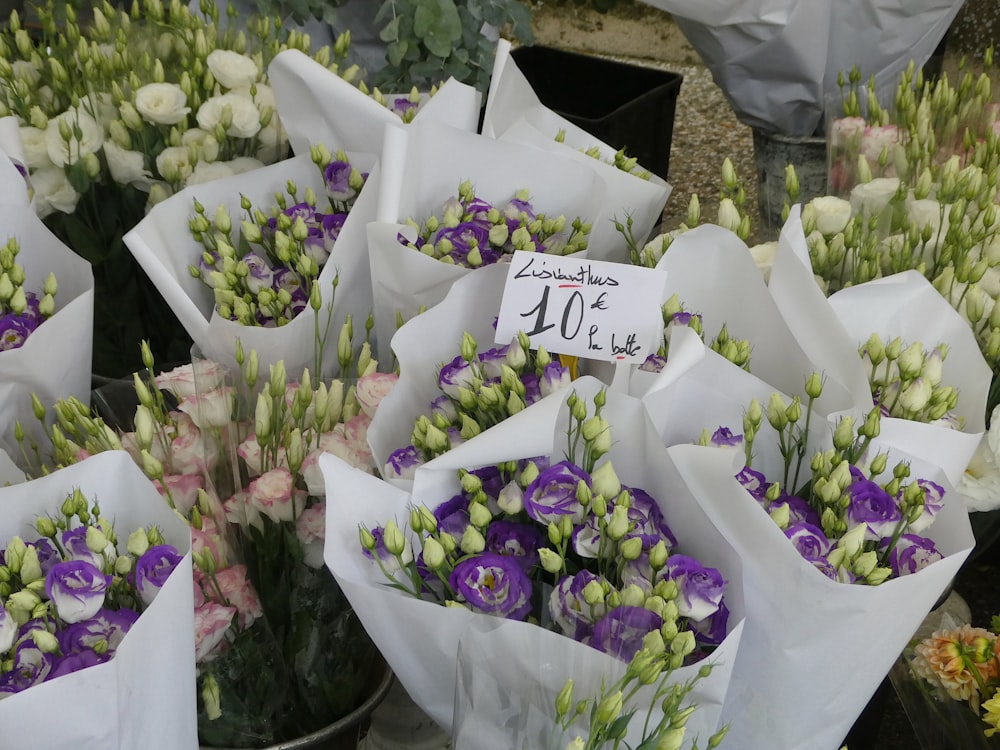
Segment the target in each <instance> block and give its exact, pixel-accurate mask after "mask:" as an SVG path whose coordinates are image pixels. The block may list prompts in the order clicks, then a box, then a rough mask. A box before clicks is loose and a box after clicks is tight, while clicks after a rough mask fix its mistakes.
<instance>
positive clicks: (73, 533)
mask: <svg viewBox="0 0 1000 750" xmlns="http://www.w3.org/2000/svg"><path fill="white" fill-rule="evenodd" d="M59 539H60V541H61V542H62V546H63V549H64V550H66V554H67V555H68V556H69V559H70V560H85V561H86V562H89V563H90V564H91V565H93V566H95V567H98V568H100V567H102V566H103V565H104V556H103V555H101V553H100V552H94V551H93V550H91V549H90V547H88V546H87V527H86V526H77V527H76V528H74V529H68V530H67V531H64V532H62V534H61V535H60V537H59Z"/></svg>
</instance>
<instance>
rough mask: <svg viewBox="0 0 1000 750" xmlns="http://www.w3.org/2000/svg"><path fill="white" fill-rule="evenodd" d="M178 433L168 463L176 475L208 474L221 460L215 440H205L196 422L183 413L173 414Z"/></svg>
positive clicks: (173, 441)
mask: <svg viewBox="0 0 1000 750" xmlns="http://www.w3.org/2000/svg"><path fill="white" fill-rule="evenodd" d="M172 414H173V416H174V418H175V424H176V433H175V435H174V438H173V439H172V440H171V441H170V457H169V459H168V460H167V463H168V464H169V466H170V467H172V469H173V473H175V474H202V475H204V474H207V473H209V472H210V471H211V470H212V469H213V468H214V467H215V464H216V462H217V461H218V459H219V448H218V446H217V445H216V443H215V441H214V440H205V439H204V437H203V436H202V434H201V431H200V430H199V429H198V427H197V426H196V425H195V423H194V421H193V420H192V419H191V417H189V416H188V415H187V414H184V413H183V412H172Z"/></svg>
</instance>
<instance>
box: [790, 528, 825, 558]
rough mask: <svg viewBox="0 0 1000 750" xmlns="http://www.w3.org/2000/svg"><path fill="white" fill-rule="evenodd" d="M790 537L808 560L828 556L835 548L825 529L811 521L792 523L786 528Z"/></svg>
mask: <svg viewBox="0 0 1000 750" xmlns="http://www.w3.org/2000/svg"><path fill="white" fill-rule="evenodd" d="M785 536H786V537H788V538H789V539H790V540H791V542H792V545H793V546H794V547H795V549H797V550H798V552H799V554H800V555H802V557H804V558H806V559H807V560H812V559H814V558H820V557H826V556H827V555H828V554H829V553H830V550H832V549H833V542H831V541H830V540H829V539H828V538H827V536H826V534H824V533H823V530H822V529H821V528H819V527H818V526H815V525H813V524H811V523H806V522H798V523H794V524H790V525H789V526H788V528H786V529H785Z"/></svg>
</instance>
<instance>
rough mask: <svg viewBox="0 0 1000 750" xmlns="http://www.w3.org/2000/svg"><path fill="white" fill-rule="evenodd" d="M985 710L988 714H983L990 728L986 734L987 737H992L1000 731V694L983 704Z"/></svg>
mask: <svg viewBox="0 0 1000 750" xmlns="http://www.w3.org/2000/svg"><path fill="white" fill-rule="evenodd" d="M983 710H984V711H985V712H986V713H985V714H983V721H984V722H986V723H987V724H989V726H990V728H989V729H987V730H985V732H984V733H985V734H986V736H987V737H992V736H993V735H994V734H996V733H997V731H1000V693H997V694H996V695H994V696H993V697H992V698H990V699H989V700H988V701H986V702H985V703H983Z"/></svg>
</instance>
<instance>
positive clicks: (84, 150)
mask: <svg viewBox="0 0 1000 750" xmlns="http://www.w3.org/2000/svg"><path fill="white" fill-rule="evenodd" d="M60 125H61V126H62V127H61V128H60ZM67 128H68V132H69V133H70V138H69V141H66V140H65V139H64V138H63V136H62V133H61V132H60V129H63V130H65V129H67ZM77 129H79V137H77ZM45 140H46V143H47V147H48V152H49V159H51V160H52V163H53V164H55V165H56V166H57V167H61V166H63V165H65V164H76V163H77V162H78V161H79V160H80V159H81V158H82V157H83V156H85V155H87V154H93V153H95V152H96V151H97V150H98V149H100V148H101V146H102V145H103V144H104V128H102V127H101V126H100V125H99V124H98V123H97V120H95V119H94V118H93V117H91V116H90V115H88V114H87V113H86V112H84V111H83V110H81V109H79V108H77V109H68V110H66V111H65V112H63V113H62V114H61V115H58V116H56V117H53V118H52V119H51V120H49V124H48V125H47V126H46V128H45Z"/></svg>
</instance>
